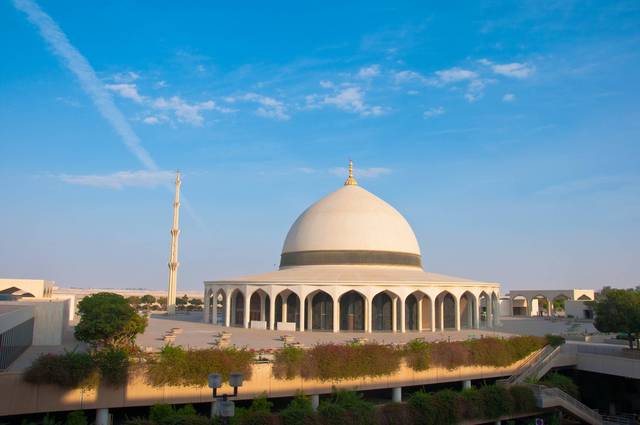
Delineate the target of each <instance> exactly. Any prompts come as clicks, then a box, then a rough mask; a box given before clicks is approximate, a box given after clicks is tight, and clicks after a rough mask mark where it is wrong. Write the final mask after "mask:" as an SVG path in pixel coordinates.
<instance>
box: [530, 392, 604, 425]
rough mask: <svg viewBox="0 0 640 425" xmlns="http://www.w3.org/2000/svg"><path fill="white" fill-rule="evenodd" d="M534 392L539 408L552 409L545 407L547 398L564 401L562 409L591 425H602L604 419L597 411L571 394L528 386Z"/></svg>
mask: <svg viewBox="0 0 640 425" xmlns="http://www.w3.org/2000/svg"><path fill="white" fill-rule="evenodd" d="M528 385H529V386H530V387H531V389H532V390H533V392H534V394H535V395H536V398H537V399H538V400H539V401H540V404H541V405H540V406H538V407H550V406H545V404H546V403H545V401H547V402H548V401H549V400H545V398H555V399H560V400H561V401H562V407H564V408H565V409H566V410H568V411H570V412H572V413H573V414H574V415H576V416H579V417H580V418H581V419H582V420H585V421H588V422H589V423H591V424H602V423H603V418H602V415H600V414H599V413H598V412H597V411H595V410H593V409H591V408H589V407H588V406H587V405H585V404H583V403H581V402H580V401H578V400H576V399H575V398H573V397H571V396H570V395H569V394H567V393H565V392H564V391H562V390H561V389H559V388H549V387H545V386H542V385H535V384H528Z"/></svg>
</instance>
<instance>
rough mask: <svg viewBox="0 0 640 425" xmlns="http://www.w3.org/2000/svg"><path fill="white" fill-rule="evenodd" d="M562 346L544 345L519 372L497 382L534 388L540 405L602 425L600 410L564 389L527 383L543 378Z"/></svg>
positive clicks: (595, 424) (593, 424) (592, 424)
mask: <svg viewBox="0 0 640 425" xmlns="http://www.w3.org/2000/svg"><path fill="white" fill-rule="evenodd" d="M562 347H563V346H562V345H560V346H558V347H551V346H546V347H544V348H543V349H542V350H540V351H539V352H538V353H537V354H536V355H534V356H532V357H530V358H529V359H528V360H527V362H526V363H525V364H524V365H523V366H522V368H521V369H520V372H519V373H517V374H514V375H512V376H510V377H509V378H507V379H503V380H500V381H498V382H497V383H498V384H500V385H526V386H528V387H529V388H531V389H532V390H533V393H534V395H535V397H536V404H537V406H538V407H540V408H548V407H561V408H563V409H565V410H566V411H568V412H570V413H571V414H573V415H574V416H576V417H578V418H580V420H582V421H584V422H586V423H588V424H591V425H602V424H603V423H604V422H603V418H602V416H601V415H600V414H599V413H598V412H596V411H594V410H592V409H590V408H589V407H588V406H586V405H584V404H583V403H581V402H579V401H578V400H576V399H575V398H573V397H571V396H570V395H569V394H567V393H565V392H564V391H562V390H560V389H558V388H548V387H545V386H543V385H535V384H527V383H526V382H527V380H530V379H531V380H535V381H537V380H538V379H540V378H542V377H543V376H544V375H545V374H546V373H547V372H548V371H549V370H550V369H551V368H552V367H553V359H554V358H555V357H556V356H557V355H558V354H559V353H560V351H562Z"/></svg>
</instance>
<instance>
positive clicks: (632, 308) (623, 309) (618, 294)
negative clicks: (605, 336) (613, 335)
mask: <svg viewBox="0 0 640 425" xmlns="http://www.w3.org/2000/svg"><path fill="white" fill-rule="evenodd" d="M594 312H595V316H596V320H595V322H594V325H595V327H596V329H598V330H599V331H600V332H620V333H624V334H626V335H627V340H628V341H629V348H633V340H634V339H636V338H638V336H639V335H640V291H635V290H628V291H627V290H624V289H607V291H606V292H605V293H604V294H602V296H601V297H600V299H598V300H597V301H596V302H595V303H594Z"/></svg>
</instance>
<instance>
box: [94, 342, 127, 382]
mask: <svg viewBox="0 0 640 425" xmlns="http://www.w3.org/2000/svg"><path fill="white" fill-rule="evenodd" d="M94 358H95V362H96V365H97V367H98V369H99V370H100V375H101V377H102V382H104V383H105V384H107V385H110V386H113V387H118V386H121V385H125V384H126V383H127V378H128V374H129V355H128V353H127V352H126V351H124V350H122V349H119V348H107V349H104V350H101V351H98V352H97V353H96V354H95V355H94Z"/></svg>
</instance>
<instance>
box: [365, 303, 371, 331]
mask: <svg viewBox="0 0 640 425" xmlns="http://www.w3.org/2000/svg"><path fill="white" fill-rule="evenodd" d="M371 309H372V304H371V301H369V300H367V299H365V300H364V331H365V332H368V333H371V327H372V326H371Z"/></svg>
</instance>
